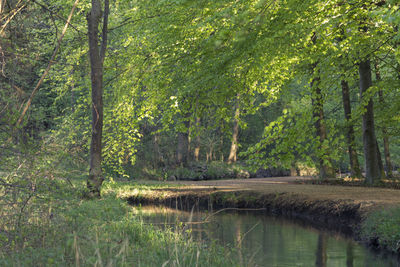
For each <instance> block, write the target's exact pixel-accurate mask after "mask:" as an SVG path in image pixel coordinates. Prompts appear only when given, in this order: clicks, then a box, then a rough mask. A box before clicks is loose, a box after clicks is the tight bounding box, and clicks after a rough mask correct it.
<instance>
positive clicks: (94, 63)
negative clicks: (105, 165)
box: [87, 0, 109, 197]
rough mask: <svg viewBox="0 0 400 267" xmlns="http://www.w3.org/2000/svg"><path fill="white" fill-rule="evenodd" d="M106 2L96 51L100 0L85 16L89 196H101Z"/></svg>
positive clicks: (107, 4)
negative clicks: (89, 98)
mask: <svg viewBox="0 0 400 267" xmlns="http://www.w3.org/2000/svg"><path fill="white" fill-rule="evenodd" d="M108 9H109V2H108V0H105V4H104V12H103V14H104V16H103V20H104V21H103V34H102V43H101V48H100V49H99V38H98V34H99V24H100V19H101V13H102V10H101V3H100V0H92V9H91V11H90V12H89V13H88V15H87V21H88V37H89V55H90V69H91V83H92V139H91V143H90V169H89V177H88V179H87V188H88V190H89V194H90V196H92V197H100V188H101V185H102V183H103V181H104V178H103V174H102V169H101V162H102V156H101V150H102V134H103V62H104V57H105V49H106V46H107V24H108Z"/></svg>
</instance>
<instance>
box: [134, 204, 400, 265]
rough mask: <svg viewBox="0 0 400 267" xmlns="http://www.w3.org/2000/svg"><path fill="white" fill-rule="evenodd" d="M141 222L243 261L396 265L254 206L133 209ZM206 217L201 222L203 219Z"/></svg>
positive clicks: (388, 257) (388, 258)
mask: <svg viewBox="0 0 400 267" xmlns="http://www.w3.org/2000/svg"><path fill="white" fill-rule="evenodd" d="M137 213H138V214H139V216H140V217H141V218H142V220H143V221H144V222H145V223H149V224H154V225H155V226H159V227H172V228H174V229H176V228H179V230H180V231H182V228H183V230H186V231H189V232H190V233H191V236H192V237H193V239H195V240H197V241H199V242H203V243H204V244H205V245H207V244H210V243H211V242H217V243H219V244H221V245H223V246H226V247H231V248H234V249H235V250H236V251H237V253H235V255H236V254H237V260H238V262H239V263H241V265H243V266H338V267H342V266H346V267H355V266H371V267H376V266H400V262H399V261H398V259H396V258H395V257H393V256H391V255H382V254H377V253H375V252H373V251H371V250H369V249H367V248H365V247H364V246H362V245H360V244H358V243H356V242H355V241H353V240H351V239H349V238H345V237H343V236H341V235H339V234H335V233H330V232H326V231H321V230H317V229H315V228H312V227H307V226H304V225H300V224H298V223H295V222H292V221H289V220H286V219H282V218H276V217H271V216H267V215H265V214H262V213H260V212H249V211H247V212H245V211H240V212H237V211H236V212H233V211H229V210H226V211H222V212H218V213H217V214H214V213H207V212H193V213H191V212H184V211H180V210H176V209H171V208H166V207H155V206H145V207H141V208H138V209H137ZM204 221H206V222H204Z"/></svg>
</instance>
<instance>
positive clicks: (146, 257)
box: [0, 145, 235, 266]
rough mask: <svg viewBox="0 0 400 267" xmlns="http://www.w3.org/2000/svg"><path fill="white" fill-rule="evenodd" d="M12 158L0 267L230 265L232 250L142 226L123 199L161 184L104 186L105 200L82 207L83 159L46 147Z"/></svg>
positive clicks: (0, 176) (1, 202) (1, 197)
mask: <svg viewBox="0 0 400 267" xmlns="http://www.w3.org/2000/svg"><path fill="white" fill-rule="evenodd" d="M9 155H10V156H8V155H5V156H3V157H2V158H1V159H2V160H3V161H2V162H5V161H4V160H5V159H6V160H7V162H6V163H7V164H5V165H1V166H0V247H1V249H0V266H234V265H235V263H234V256H233V255H232V251H231V250H228V249H224V248H222V247H220V246H218V245H210V246H208V247H205V246H204V245H203V244H199V243H196V242H194V241H193V240H192V239H191V238H190V237H189V236H188V235H186V233H185V232H184V231H183V230H171V229H164V230H159V229H156V228H154V227H153V226H150V225H145V224H143V222H142V219H141V217H140V216H138V215H135V214H134V212H133V208H132V207H131V206H129V205H128V204H127V203H126V202H125V201H124V200H122V199H121V194H123V193H124V192H127V191H129V190H132V189H138V190H150V189H156V188H159V187H161V185H160V184H156V183H151V182H149V184H147V185H138V184H136V183H132V182H131V181H127V180H126V181H121V182H118V181H113V180H112V179H109V181H108V182H107V183H105V185H104V190H103V193H102V195H103V197H102V199H97V200H86V199H83V198H82V196H83V189H84V188H85V179H86V174H87V170H85V167H84V168H81V167H82V166H85V164H82V165H81V166H80V165H79V164H78V163H79V162H81V161H82V162H83V160H84V159H79V158H78V157H75V156H72V155H66V154H63V153H60V149H59V148H52V147H50V146H49V145H47V146H46V147H45V146H44V147H43V149H42V151H41V152H40V153H39V152H32V153H24V154H22V153H21V154H18V155H17V156H15V153H10V154H9ZM74 161H79V162H74ZM163 187H165V186H163Z"/></svg>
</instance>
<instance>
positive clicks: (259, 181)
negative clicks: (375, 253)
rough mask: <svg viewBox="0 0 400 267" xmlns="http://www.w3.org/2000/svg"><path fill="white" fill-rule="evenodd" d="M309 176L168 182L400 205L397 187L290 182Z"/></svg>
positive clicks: (191, 188) (187, 188)
mask: <svg viewBox="0 0 400 267" xmlns="http://www.w3.org/2000/svg"><path fill="white" fill-rule="evenodd" d="M308 179H311V178H308V177H273V178H255V179H234V180H210V181H174V182H167V183H169V184H181V185H185V187H180V188H179V189H174V190H177V191H197V190H199V191H201V190H213V191H215V190H216V191H243V190H246V191H255V192H260V193H263V194H280V193H289V194H295V195H303V196H305V197H307V198H309V199H321V200H322V199H324V200H325V199H327V200H352V201H354V203H363V204H364V205H366V204H367V205H368V204H369V205H376V204H378V205H379V206H380V205H397V204H398V205H400V190H396V189H386V188H371V187H355V186H336V185H335V186H334V185H311V184H299V183H293V182H294V181H296V180H308Z"/></svg>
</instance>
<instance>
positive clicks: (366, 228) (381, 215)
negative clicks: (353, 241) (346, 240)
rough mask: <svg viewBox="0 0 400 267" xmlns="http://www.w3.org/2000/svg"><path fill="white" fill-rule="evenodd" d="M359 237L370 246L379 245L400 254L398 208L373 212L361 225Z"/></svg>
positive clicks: (399, 218)
mask: <svg viewBox="0 0 400 267" xmlns="http://www.w3.org/2000/svg"><path fill="white" fill-rule="evenodd" d="M361 236H362V237H363V238H364V239H365V240H366V241H368V242H369V243H371V244H372V245H374V244H375V245H376V244H379V245H380V246H382V247H383V248H386V249H388V250H391V251H393V252H395V253H398V252H400V208H399V207H393V208H387V209H383V210H378V211H374V212H372V213H371V214H369V215H368V217H367V218H366V220H365V221H364V222H363V224H362V228H361Z"/></svg>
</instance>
